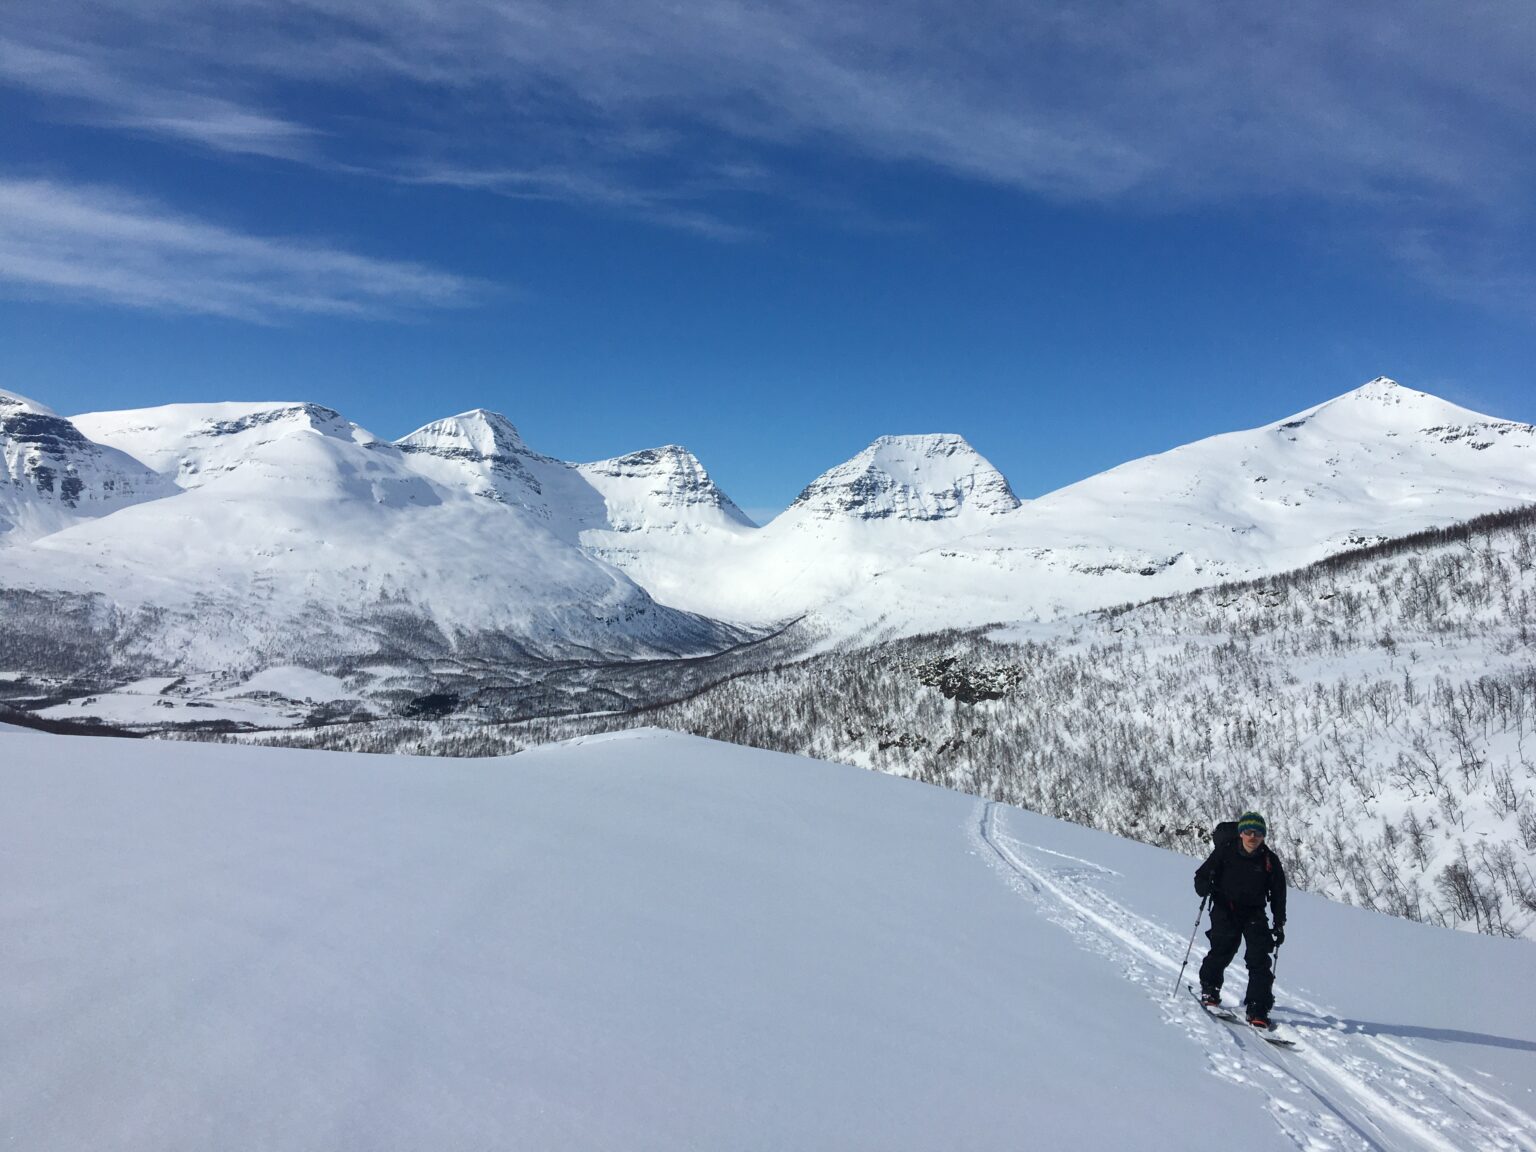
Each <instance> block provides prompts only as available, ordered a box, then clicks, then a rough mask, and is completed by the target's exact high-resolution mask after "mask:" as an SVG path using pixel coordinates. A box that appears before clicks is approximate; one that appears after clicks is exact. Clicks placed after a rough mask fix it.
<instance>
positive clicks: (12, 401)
mask: <svg viewBox="0 0 1536 1152" xmlns="http://www.w3.org/2000/svg"><path fill="white" fill-rule="evenodd" d="M21 412H31V413H35V414H38V415H41V416H57V415H58V413H57V412H55V411H54V410H53V409H52V408H48V407H45V406H44V405H42V404H39V403H38V402H37V401H36V400H29V399H28V398H27V397H25V396H23V395H22V394H21V393H19V392H7V391H6V390H5V389H4V388H0V419H3V418H4V417H6V416H14V415H16V414H17V413H21Z"/></svg>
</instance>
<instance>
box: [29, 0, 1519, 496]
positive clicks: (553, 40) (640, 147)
mask: <svg viewBox="0 0 1536 1152" xmlns="http://www.w3.org/2000/svg"><path fill="white" fill-rule="evenodd" d="M1245 7H1246V8H1251V9H1253V10H1252V11H1246V10H1240V9H1238V10H1235V9H1233V8H1231V7H1229V6H1221V5H1213V4H1210V3H1199V2H1195V0H1147V2H1146V3H1142V4H1136V5H1125V4H1123V3H1110V2H1094V3H1081V4H1063V3H1059V2H1053V3H1036V2H1033V0H1012V2H1009V3H999V2H994V0H970V2H961V3H949V4H945V5H939V4H936V3H931V2H929V3H914V2H910V0H885V2H882V3H880V4H864V3H858V2H850V3H847V4H842V5H838V6H836V7H835V8H829V7H828V6H826V5H822V4H811V3H802V2H800V0H762V2H756V3H745V2H731V3H721V2H713V0H706V2H701V3H696V4H691V5H682V6H679V5H673V4H662V3H652V2H649V0H628V2H625V3H604V2H599V3H592V2H575V0H573V2H569V3H558V4H557V3H548V2H534V3H520V2H498V0H434V2H433V3H430V4H420V3H415V2H413V0H370V2H369V3H362V2H360V0H284V2H281V3H279V2H276V0H196V2H194V0H157V2H156V3H153V4H149V3H145V2H144V0H132V2H128V0H68V2H66V3H62V4H61V3H59V2H58V0H49V2H47V3H44V2H41V0H10V2H9V3H7V4H6V5H5V6H4V7H3V10H0V107H3V109H4V114H3V115H0V386H4V387H8V388H11V389H12V390H14V391H18V392H22V393H24V394H27V395H30V396H33V397H34V398H36V399H38V400H41V401H43V402H44V403H47V404H49V405H51V406H53V407H54V408H57V409H59V410H60V411H64V412H75V411H84V410H90V409H98V408H116V407H134V406H140V405H149V404H161V403H171V402H178V401H196V400H214V399H305V400H313V401H316V402H319V403H323V404H327V405H329V406H331V407H334V408H337V409H339V410H340V411H342V412H344V413H345V414H346V415H347V416H349V417H350V418H351V419H353V420H355V421H357V422H358V423H360V424H363V425H364V426H366V427H368V428H370V429H371V430H373V431H374V432H376V433H378V434H380V435H384V436H390V437H395V436H400V435H403V434H404V433H406V432H409V431H411V430H412V429H413V428H415V427H417V426H419V425H420V424H423V423H426V422H427V421H429V420H431V419H435V418H437V417H439V416H443V415H447V414H450V413H452V412H456V411H460V410H463V409H466V408H470V407H477V406H483V407H488V408H494V409H497V410H500V411H502V412H504V413H506V414H507V415H508V416H509V417H510V418H511V419H512V420H513V421H514V422H515V423H517V424H518V426H519V427H520V428H521V429H522V430H523V433H524V435H525V437H526V438H527V439H528V441H529V442H530V443H531V444H532V445H533V446H534V447H536V448H539V449H540V450H542V451H545V452H548V453H550V454H552V455H557V456H562V457H565V458H568V459H595V458H600V457H604V456H609V455H614V454H618V453H620V452H625V451H631V450H634V449H638V448H642V447H648V446H651V445H654V444H659V443H664V442H677V443H683V444H686V445H687V446H688V447H690V448H692V449H693V450H694V451H695V452H696V453H697V454H698V455H699V456H700V458H701V459H702V460H703V461H704V463H705V465H706V466H707V467H708V468H709V469H710V471H711V472H712V473H713V474H714V475H715V477H716V479H717V480H718V481H719V482H720V483H721V484H722V486H723V487H724V488H725V489H726V490H727V491H728V492H729V493H730V494H731V495H732V496H733V497H734V498H735V499H736V500H737V501H738V502H739V503H741V504H742V505H743V506H744V507H747V508H748V509H749V510H752V511H754V512H755V513H756V514H758V515H763V514H765V513H767V512H770V511H771V510H773V509H776V508H778V507H782V506H783V505H784V504H785V503H787V502H788V501H789V500H790V499H792V498H793V496H794V495H795V493H796V492H797V491H798V490H799V488H800V487H801V486H802V485H804V484H805V483H806V482H808V481H809V480H810V479H811V478H813V477H814V476H815V475H816V474H817V473H819V472H820V471H822V470H824V469H825V468H827V467H830V466H832V465H833V464H836V463H838V462H839V461H841V460H843V459H846V458H847V457H848V456H850V455H852V454H854V453H855V452H857V451H858V450H859V449H860V448H862V447H863V446H864V445H865V444H866V443H868V442H869V441H870V440H871V439H873V438H874V437H875V436H878V435H881V434H885V433H909V432H925V431H946V432H959V433H962V434H963V435H965V436H966V437H968V438H969V439H970V440H971V441H972V443H974V444H975V445H976V446H977V447H978V448H979V449H980V450H981V451H982V452H983V453H984V454H985V455H987V456H988V457H989V458H990V459H992V461H993V462H994V463H995V464H997V465H998V467H1000V468H1001V469H1002V470H1003V471H1004V473H1005V474H1006V475H1008V477H1009V478H1010V480H1012V481H1013V483H1014V485H1015V487H1016V488H1017V489H1018V491H1019V492H1020V494H1021V495H1024V496H1032V495H1038V494H1040V493H1042V492H1045V491H1049V490H1050V489H1052V488H1055V487H1059V486H1060V485H1062V484H1065V483H1069V482H1071V481H1072V480H1075V479H1078V478H1081V477H1083V476H1086V475H1089V474H1091V473H1093V472H1096V471H1099V470H1102V469H1104V468H1107V467H1110V466H1113V465H1114V464H1117V463H1120V462H1121V461H1124V460H1126V459H1130V458H1132V457H1135V456H1139V455H1143V454H1145V453H1148V452H1154V451H1159V450H1162V449H1165V448H1168V447H1172V446H1173V445H1176V444H1179V443H1183V442H1186V441H1188V440H1192V439H1196V438H1198V437H1201V436H1205V435H1210V434H1213V433H1217V432H1222V431H1228V430H1231V429H1234V428H1239V427H1248V426H1252V425H1255V424H1259V423H1264V422H1267V421H1269V420H1272V419H1277V418H1279V417H1281V416H1283V415H1286V414H1288V413H1290V412H1292V411H1295V410H1298V409H1301V408H1303V407H1306V406H1307V405H1310V404H1313V403H1317V402H1319V401H1321V400H1324V399H1327V398H1328V397H1330V396H1332V395H1335V394H1337V393H1340V392H1343V391H1346V390H1348V389H1350V388H1352V387H1354V386H1356V385H1358V384H1360V383H1363V382H1364V381H1365V380H1367V379H1369V378H1370V377H1372V376H1375V375H1378V374H1386V375H1391V376H1393V377H1395V378H1396V379H1398V380H1401V381H1402V382H1403V383H1405V384H1408V385H1410V386H1413V387H1418V388H1422V389H1425V390H1427V391H1432V392H1436V393H1438V394H1440V395H1442V396H1445V397H1446V398H1448V399H1451V400H1454V401H1456V402H1458V403H1462V404H1465V405H1467V406H1469V407H1472V408H1477V409H1480V410H1482V411H1486V412H1491V413H1493V414H1495V415H1499V416H1505V417H1511V418H1517V419H1523V420H1536V388H1533V387H1532V379H1531V377H1532V372H1531V364H1532V361H1533V356H1532V353H1533V350H1536V341H1533V336H1536V239H1533V237H1536V228H1533V227H1532V224H1533V220H1532V215H1533V206H1536V194H1533V193H1536V126H1533V118H1532V117H1531V116H1530V115H1529V100H1530V93H1531V92H1532V91H1536V10H1533V9H1532V7H1531V5H1529V3H1527V2H1526V0H1519V2H1510V3H1499V2H1490V3H1479V4H1475V5H1470V6H1469V5H1467V4H1465V3H1464V2H1461V3H1454V4H1453V3H1440V2H1433V3H1431V2H1426V0H1398V2H1394V3H1390V4H1389V3H1384V2H1379V0H1362V2H1360V3H1356V4H1351V5H1348V6H1340V5H1338V4H1336V3H1331V2H1330V3H1323V2H1321V0H1299V2H1297V3H1292V4H1288V5H1284V6H1264V8H1263V10H1260V6H1245Z"/></svg>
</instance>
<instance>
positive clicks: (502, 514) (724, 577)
mask: <svg viewBox="0 0 1536 1152" xmlns="http://www.w3.org/2000/svg"><path fill="white" fill-rule="evenodd" d="M5 411H6V412H9V413H11V415H10V416H8V417H7V420H8V423H7V425H6V427H7V428H8V429H10V431H8V432H7V439H6V440H5V444H6V446H7V447H6V452H7V455H6V461H7V466H8V467H9V468H10V469H11V478H12V483H11V485H10V486H9V488H8V489H6V491H5V494H4V497H3V500H4V501H5V503H3V504H0V517H3V518H4V520H5V522H7V523H9V524H11V525H12V529H11V530H10V531H8V532H7V531H0V546H5V547H6V550H7V553H6V561H7V562H6V565H5V571H4V576H3V579H0V595H3V594H4V593H5V590H6V589H10V590H12V591H18V590H19V591H22V592H26V593H28V594H29V595H32V596H33V597H34V598H35V597H37V596H46V595H48V594H52V593H55V592H58V593H63V594H67V595H72V596H76V597H82V596H84V597H96V598H98V599H95V600H91V601H90V604H91V605H92V606H93V607H92V608H91V611H90V612H89V613H87V614H86V615H88V616H89V618H90V619H91V620H93V621H95V622H96V623H93V624H92V627H93V628H97V627H100V628H102V629H105V631H104V632H102V633H101V634H102V635H107V634H108V633H110V634H111V635H112V636H114V637H116V639H114V640H113V641H112V643H113V644H115V645H117V648H116V650H117V651H119V653H120V654H121V653H124V652H127V651H129V650H131V651H132V652H133V653H136V655H135V657H134V658H135V659H138V658H140V657H142V656H143V655H144V654H147V653H150V652H152V651H154V650H156V649H157V647H158V649H159V650H160V651H161V652H162V653H164V652H175V653H178V654H179V655H178V657H177V659H179V660H183V661H187V660H193V659H194V658H195V659H198V660H202V659H207V660H216V659H234V658H235V656H234V655H232V654H238V659H239V661H240V664H241V667H243V668H247V669H249V668H250V667H253V666H262V665H263V662H265V661H270V660H273V659H275V658H276V657H277V656H278V655H281V657H282V659H281V662H282V663H283V664H289V663H293V662H295V659H297V660H298V662H301V663H302V662H303V660H304V659H305V658H306V655H307V654H313V653H320V654H322V655H321V656H319V657H317V658H318V659H321V660H322V661H323V660H324V659H330V658H331V657H333V656H335V655H336V654H338V653H340V654H345V655H346V656H347V657H348V658H352V657H354V656H357V655H358V654H359V653H362V652H365V651H368V650H371V648H370V646H373V647H380V646H382V647H388V645H387V644H382V645H381V642H380V640H379V638H380V637H381V636H396V637H398V636H399V635H400V633H401V631H402V630H404V631H406V632H409V633H410V634H411V635H412V636H413V637H414V638H415V639H414V640H413V641H412V645H413V650H416V651H423V652H434V653H448V652H455V651H472V650H477V642H476V641H475V640H474V639H473V638H474V637H481V638H487V637H491V638H494V642H493V643H491V645H490V647H489V648H478V650H479V651H481V653H482V654H483V655H486V656H492V655H494V657H495V658H497V659H501V658H507V657H509V656H511V655H513V654H517V655H520V656H521V657H527V658H543V657H548V656H553V655H567V656H569V655H577V654H588V655H592V656H595V657H598V658H602V657H604V656H625V655H644V654H676V653H684V652H687V653H699V652H705V651H710V650H712V649H714V648H717V647H719V646H720V645H722V644H728V643H730V642H733V641H735V640H739V639H741V638H743V637H744V636H745V635H747V634H748V633H750V632H752V631H758V630H769V629H772V628H775V627H777V626H780V625H782V624H784V623H786V622H788V621H792V620H795V619H799V618H802V617H809V620H808V621H807V625H806V629H805V634H806V635H812V636H817V637H820V642H821V643H826V644H831V643H836V642H840V641H845V640H848V639H850V638H853V637H859V636H864V637H868V636H871V635H899V634H911V633H916V632H921V631H927V630H932V629H940V628H947V627H956V626H966V625H975V624H981V623H986V622H992V621H1009V620H1020V619H1033V618H1050V617H1055V616H1059V615H1062V614H1067V613H1072V612H1076V611H1081V610H1085V609H1089V608H1094V607H1101V606H1104V605H1108V604H1114V603H1120V602H1124V601H1135V600H1143V599H1146V598H1148V597H1151V596H1157V595H1166V594H1170V593H1174V592H1180V591H1186V590H1189V589H1191V588H1195V587H1199V586H1202V585H1208V584H1212V583H1217V582H1220V581H1222V580H1227V579H1233V578H1243V577H1250V576H1256V575H1263V574H1265V573H1269V572H1275V571H1282V570H1285V569H1288V568H1293V567H1297V566H1299V565H1301V564H1304V563H1307V562H1309V561H1311V560H1315V559H1318V558H1320V557H1322V556H1325V555H1328V554H1330V553H1333V552H1337V551H1338V550H1340V549H1345V548H1349V547H1353V546H1356V545H1358V544H1361V543H1364V542H1369V541H1372V540H1376V539H1381V538H1384V537H1387V536H1395V535H1400V534H1402V533H1405V532H1410V531H1414V530H1417V529H1420V528H1424V527H1427V526H1431V525H1435V524H1444V523H1449V522H1454V521H1457V520H1461V519H1465V518H1467V517H1469V516H1472V515H1476V514H1478V513H1482V512H1487V511H1491V510H1495V509H1498V508H1503V507H1508V506H1510V505H1514V504H1520V503H1526V502H1533V501H1536V429H1533V428H1532V427H1531V426H1529V425H1524V424H1515V423H1511V422H1508V421H1499V420H1495V419H1492V418H1489V417H1485V416H1481V415H1478V414H1477V413H1473V412H1469V411H1467V410H1465V409H1462V408H1458V407H1456V406H1455V405H1452V404H1449V403H1447V402H1445V401H1443V400H1439V399H1437V398H1435V397H1433V396H1429V395H1427V394H1425V393H1422V392H1415V391H1413V390H1411V389H1407V388H1403V387H1402V386H1400V385H1398V384H1395V383H1393V382H1392V381H1390V380H1386V379H1378V380H1374V381H1371V382H1370V383H1369V384H1366V385H1365V386H1363V387H1361V388H1359V389H1356V390H1355V391H1353V392H1350V393H1347V394H1345V395H1343V396H1341V397H1339V398H1337V399H1335V400H1332V401H1329V402H1328V403H1326V404H1322V405H1319V406H1318V407H1316V408H1313V409H1310V410H1308V411H1306V412H1303V413H1299V414H1297V415H1295V416H1291V417H1288V418H1286V419H1283V420H1280V421H1277V422H1275V423H1273V424H1270V425H1267V426H1265V427H1262V428H1258V429H1253V430H1250V431H1245V432H1235V433H1230V434H1227V435H1222V436H1215V437H1211V438H1210V439H1207V440H1202V441H1200V442H1198V443H1194V444H1189V445H1185V446H1184V447H1181V448H1176V449H1174V450H1172V451H1170V452H1165V453H1162V454H1159V455H1156V456H1149V457H1146V458H1144V459H1141V460H1136V461H1132V462H1130V463H1127V464H1124V465H1121V466H1120V467H1118V468H1115V469H1112V470H1110V471H1108V472H1105V473H1103V474H1101V475H1099V476H1094V477H1091V478H1089V479H1087V480H1084V481H1081V482H1079V483H1077V484H1074V485H1070V486H1068V487H1066V488H1063V489H1061V490H1059V491H1057V492H1053V493H1050V494H1048V495H1046V496H1042V497H1040V498H1039V499H1035V500H1031V501H1027V502H1021V501H1019V499H1018V498H1017V497H1016V496H1015V495H1014V493H1013V492H1012V491H1011V489H1010V488H1009V485H1008V482H1007V481H1006V480H1005V479H1004V478H1003V476H1002V475H1001V474H1000V473H999V472H998V471H997V469H996V468H994V467H993V466H992V465H991V464H990V463H988V462H987V461H986V460H985V459H984V458H982V457H981V456H980V455H979V454H978V453H977V452H976V451H975V450H974V449H973V448H972V447H971V446H970V445H969V444H967V443H966V442H965V440H964V439H962V438H961V437H959V436H954V435H930V436H887V437H882V438H880V439H878V440H876V441H875V442H874V443H873V444H871V445H870V446H869V447H868V448H867V449H865V450H864V451H863V452H860V453H859V454H858V455H856V456H855V457H853V458H852V459H851V460H849V461H847V462H845V463H843V464H840V465H838V466H836V467H834V468H832V469H829V470H828V471H827V472H825V473H824V474H823V475H822V476H820V477H818V478H817V479H816V480H815V481H813V482H812V483H811V484H810V485H809V486H807V487H806V489H805V490H804V492H803V493H802V494H801V496H800V497H799V499H797V500H796V501H795V503H794V504H793V505H792V506H791V507H790V508H788V509H787V510H786V511H785V512H784V513H782V514H781V515H779V516H778V517H776V518H775V519H774V520H773V521H772V522H770V523H769V524H767V525H766V526H764V527H762V528H757V527H755V526H753V525H752V523H751V522H750V521H749V520H748V519H747V518H746V517H745V516H744V515H743V514H742V513H741V511H740V510H739V509H738V508H737V507H736V505H735V504H734V503H733V502H732V501H731V500H730V499H729V497H727V496H726V495H725V494H724V493H723V492H721V491H720V489H719V488H718V487H717V486H716V485H715V484H714V482H713V481H712V480H711V479H710V477H709V475H708V473H707V472H706V470H705V469H704V467H703V465H702V464H701V463H700V462H699V461H698V460H697V459H696V458H695V457H694V456H693V455H692V454H691V453H689V452H688V451H687V450H686V449H684V448H681V447H679V446H676V445H669V446H666V447H663V448H657V449H651V450H647V451H643V452H636V453H630V454H628V455H625V456H620V457H617V458H614V459H611V460H604V461H599V462H596V463H585V464H574V463H570V462H567V461H562V460H557V459H554V458H552V457H549V456H546V455H543V454H541V453H539V452H537V451H536V450H534V449H532V448H531V447H529V446H528V445H527V444H526V443H525V442H524V441H523V439H522V437H521V436H520V435H519V434H518V432H517V429H516V428H515V427H514V426H513V425H512V424H511V422H510V421H508V420H507V419H506V418H505V417H503V416H501V415H499V414H496V413H492V412H487V411H484V410H475V411H471V412H466V413H462V414H460V415H458V416H453V417H449V418H447V419H444V420H439V421H436V422H434V423H431V424H428V425H426V426H425V427H423V428H421V429H419V430H418V431H416V432H414V433H412V434H411V435H409V436H406V437H404V438H402V439H401V440H400V441H398V442H397V443H390V442H388V441H384V440H381V439H379V438H377V437H375V436H373V435H372V434H370V433H368V432H367V431H365V430H364V429H362V428H359V427H358V426H357V425H355V424H353V423H351V422H350V421H348V420H346V419H345V417H343V416H341V415H340V414H339V413H336V412H333V411H331V410H329V409H326V408H321V407H319V406H316V405H313V404H304V403H285V404H270V403H269V404H198V405H173V406H169V407H165V408H157V409H145V410H139V411H131V412H107V413H92V414H87V415H84V416H80V417H77V418H75V421H74V424H73V425H70V424H69V423H68V422H63V421H60V420H59V418H58V417H55V416H52V415H50V414H48V413H46V412H45V411H43V410H41V409H38V408H37V407H36V406H34V405H27V404H26V403H24V402H22V401H19V400H16V399H14V398H13V399H11V400H9V401H8V406H7V408H6V409H5ZM50 421H51V422H53V423H49V422H50ZM27 428H30V429H33V431H32V432H30V433H25V434H24V433H23V431H22V430H23V429H27ZM39 429H40V430H41V431H39ZM50 429H51V431H50ZM71 437H73V439H71ZM50 453H52V455H50ZM61 453H62V454H63V455H60V454H61ZM65 457H68V459H67V460H65V459H64V458H65ZM18 461H19V462H20V463H19V464H18V463H17V462H18ZM49 461H54V463H49ZM83 461H93V462H94V463H93V464H92V467H95V468H96V469H97V471H96V472H91V471H90V470H89V469H87V468H86V467H85V464H84V463H82V462H83ZM135 461H137V462H139V463H135ZM64 464H68V466H69V467H72V468H73V469H74V471H73V472H69V473H68V476H69V477H71V479H70V481H69V488H68V490H69V491H70V492H71V493H73V494H75V496H77V497H78V498H77V499H76V505H77V506H76V507H73V508H67V507H64V503H65V502H64V501H62V500H61V499H60V498H59V496H58V495H57V494H55V493H50V492H49V491H47V490H46V483H45V481H46V479H47V477H49V476H52V475H55V474H57V475H60V476H63V475H65V473H64V472H61V471H60V468H61V467H63V465H64ZM108 465H110V468H109V467H108ZM113 469H115V470H116V471H112V470H113ZM108 473H111V474H110V475H109V474H108ZM157 474H158V478H157ZM97 475H100V477H101V479H100V480H99V482H97V481H96V480H94V479H92V477H95V476H97ZM18 477H20V478H21V479H18ZM23 481H25V482H23ZM77 485H78V487H77ZM167 485H170V486H169V487H168V486H167ZM56 487H57V491H58V493H62V492H63V491H64V490H65V489H64V487H63V484H62V481H61V482H60V484H59V485H57V486H56ZM91 493H96V496H95V497H94V498H93V499H94V502H92V501H91V500H87V499H86V496H87V495H88V494H91ZM150 497H154V498H150ZM130 500H137V501H140V502H139V503H132V504H129V505H128V506H123V507H118V505H119V504H122V503H124V502H125V501H130ZM114 502H115V503H114ZM86 505H88V507H87V508H86V511H87V512H88V513H100V512H110V513H111V514H110V515H96V517H95V518H94V519H89V520H86V521H84V522H81V507H82V506H86ZM23 525H24V526H27V527H26V530H25V531H18V530H16V529H17V526H23ZM59 529H62V530H59ZM84 603H85V602H84V601H77V602H76V605H75V608H76V610H77V611H78V612H84V607H83V605H84ZM41 604H42V602H41V601H34V604H33V609H32V610H33V611H35V612H40V613H44V614H46V613H48V612H54V611H55V610H54V609H53V608H47V607H46V606H45V605H44V606H39V605H41ZM114 612H115V613H118V614H119V616H122V617H123V618H122V619H117V620H116V622H115V623H114V622H110V621H109V622H108V623H101V621H103V620H104V619H106V618H107V617H110V616H111V614H112V613H114ZM103 613H105V614H106V615H105V616H104V615H103ZM12 619H13V621H20V620H21V617H19V616H17V615H16V614H15V612H14V611H13V613H12ZM114 619H115V618H114ZM716 621H724V622H727V623H726V624H725V625H720V624H717V623H714V622H716ZM114 630H115V631H114ZM125 630H126V631H125ZM129 635H131V636H132V637H133V640H132V644H128V645H127V646H126V647H125V644H126V643H127V637H128V636H129ZM295 649H296V650H295ZM114 659H116V658H114ZM0 671H3V669H0Z"/></svg>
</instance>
